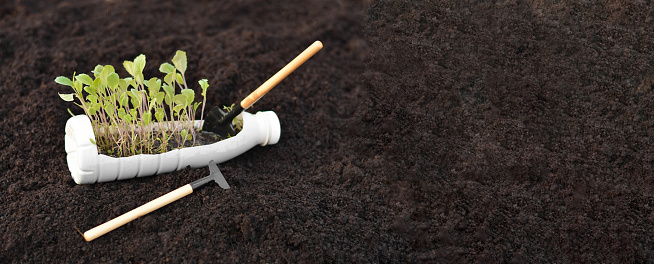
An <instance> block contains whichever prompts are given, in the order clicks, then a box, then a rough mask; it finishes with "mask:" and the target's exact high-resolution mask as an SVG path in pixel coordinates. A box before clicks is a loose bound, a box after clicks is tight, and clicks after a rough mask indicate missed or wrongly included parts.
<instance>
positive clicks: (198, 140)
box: [98, 117, 243, 158]
mask: <svg viewBox="0 0 654 264" xmlns="http://www.w3.org/2000/svg"><path fill="white" fill-rule="evenodd" d="M239 118H240V117H239ZM240 122H243V120H242V119H241V120H240ZM235 130H236V135H238V133H240V132H241V130H242V128H240V127H238V126H235ZM236 135H234V136H236ZM221 140H223V139H221V138H220V136H218V135H217V134H215V133H213V132H210V131H204V130H199V131H196V134H195V141H194V140H193V139H191V140H186V141H185V142H184V145H183V146H179V139H178V138H176V137H173V138H171V139H170V140H169V141H168V145H167V148H166V151H164V152H167V151H171V150H173V149H178V148H190V147H195V146H202V145H209V144H213V143H216V142H219V141H221ZM160 146H161V140H155V142H154V143H153V147H152V149H154V150H157V149H159V147H160ZM98 153H100V154H103V155H107V156H110V157H116V158H118V157H121V156H118V155H116V154H113V153H110V152H109V151H108V150H107V149H105V148H101V147H98ZM114 153H115V152H114ZM161 153H163V152H161ZM145 154H160V153H158V152H155V153H145ZM137 155H138V154H137Z"/></svg>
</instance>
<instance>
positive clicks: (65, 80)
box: [55, 76, 74, 87]
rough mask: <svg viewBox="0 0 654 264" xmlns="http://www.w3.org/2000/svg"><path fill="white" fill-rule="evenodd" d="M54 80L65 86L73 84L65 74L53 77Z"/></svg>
mask: <svg viewBox="0 0 654 264" xmlns="http://www.w3.org/2000/svg"><path fill="white" fill-rule="evenodd" d="M55 82H56V83H58V84H61V85H66V86H70V87H73V85H74V84H73V81H71V80H70V79H68V77H65V76H59V77H57V78H55Z"/></svg>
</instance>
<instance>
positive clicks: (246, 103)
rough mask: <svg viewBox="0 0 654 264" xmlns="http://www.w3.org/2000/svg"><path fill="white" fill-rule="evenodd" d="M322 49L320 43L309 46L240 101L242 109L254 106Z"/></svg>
mask: <svg viewBox="0 0 654 264" xmlns="http://www.w3.org/2000/svg"><path fill="white" fill-rule="evenodd" d="M320 49H322V42H320V41H316V42H314V43H313V44H311V46H309V47H308V48H307V49H306V50H304V51H303V52H302V53H300V55H298V56H297V57H295V59H293V60H292V61H291V62H290V63H289V64H288V65H286V66H284V68H282V69H281V70H279V72H277V73H276V74H275V75H273V77H270V79H268V80H267V81H266V82H265V83H263V84H262V85H261V86H259V88H257V89H256V90H254V92H252V93H251V94H250V95H248V97H246V98H245V99H243V100H242V101H241V107H242V108H243V109H247V108H248V107H250V106H251V105H252V104H254V103H255V102H256V101H257V100H259V98H261V97H262V96H264V95H265V94H266V93H268V92H269V91H270V90H272V88H273V87H275V86H276V85H277V84H278V83H279V82H281V81H282V80H284V78H286V77H287V76H288V75H289V74H291V73H292V72H293V71H295V69H297V68H298V67H300V65H302V64H303V63H304V62H305V61H307V60H308V59H310V58H311V57H312V56H313V55H314V54H316V53H317V52H318V51H320Z"/></svg>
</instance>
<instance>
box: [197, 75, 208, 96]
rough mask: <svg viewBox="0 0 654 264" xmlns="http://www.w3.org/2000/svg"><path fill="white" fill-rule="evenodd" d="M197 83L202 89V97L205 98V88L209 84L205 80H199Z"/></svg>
mask: <svg viewBox="0 0 654 264" xmlns="http://www.w3.org/2000/svg"><path fill="white" fill-rule="evenodd" d="M198 83H199V84H200V87H202V97H206V96H207V88H208V87H209V82H208V81H207V79H202V80H199V81H198Z"/></svg>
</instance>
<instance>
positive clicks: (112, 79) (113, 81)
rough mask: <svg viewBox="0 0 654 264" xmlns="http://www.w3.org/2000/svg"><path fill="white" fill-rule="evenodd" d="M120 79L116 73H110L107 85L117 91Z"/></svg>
mask: <svg viewBox="0 0 654 264" xmlns="http://www.w3.org/2000/svg"><path fill="white" fill-rule="evenodd" d="M105 69H106V68H105ZM119 79H120V77H118V74H117V73H115V72H112V73H110V74H109V76H107V85H109V88H111V89H112V90H113V89H116V87H117V86H118V80H119Z"/></svg>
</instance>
